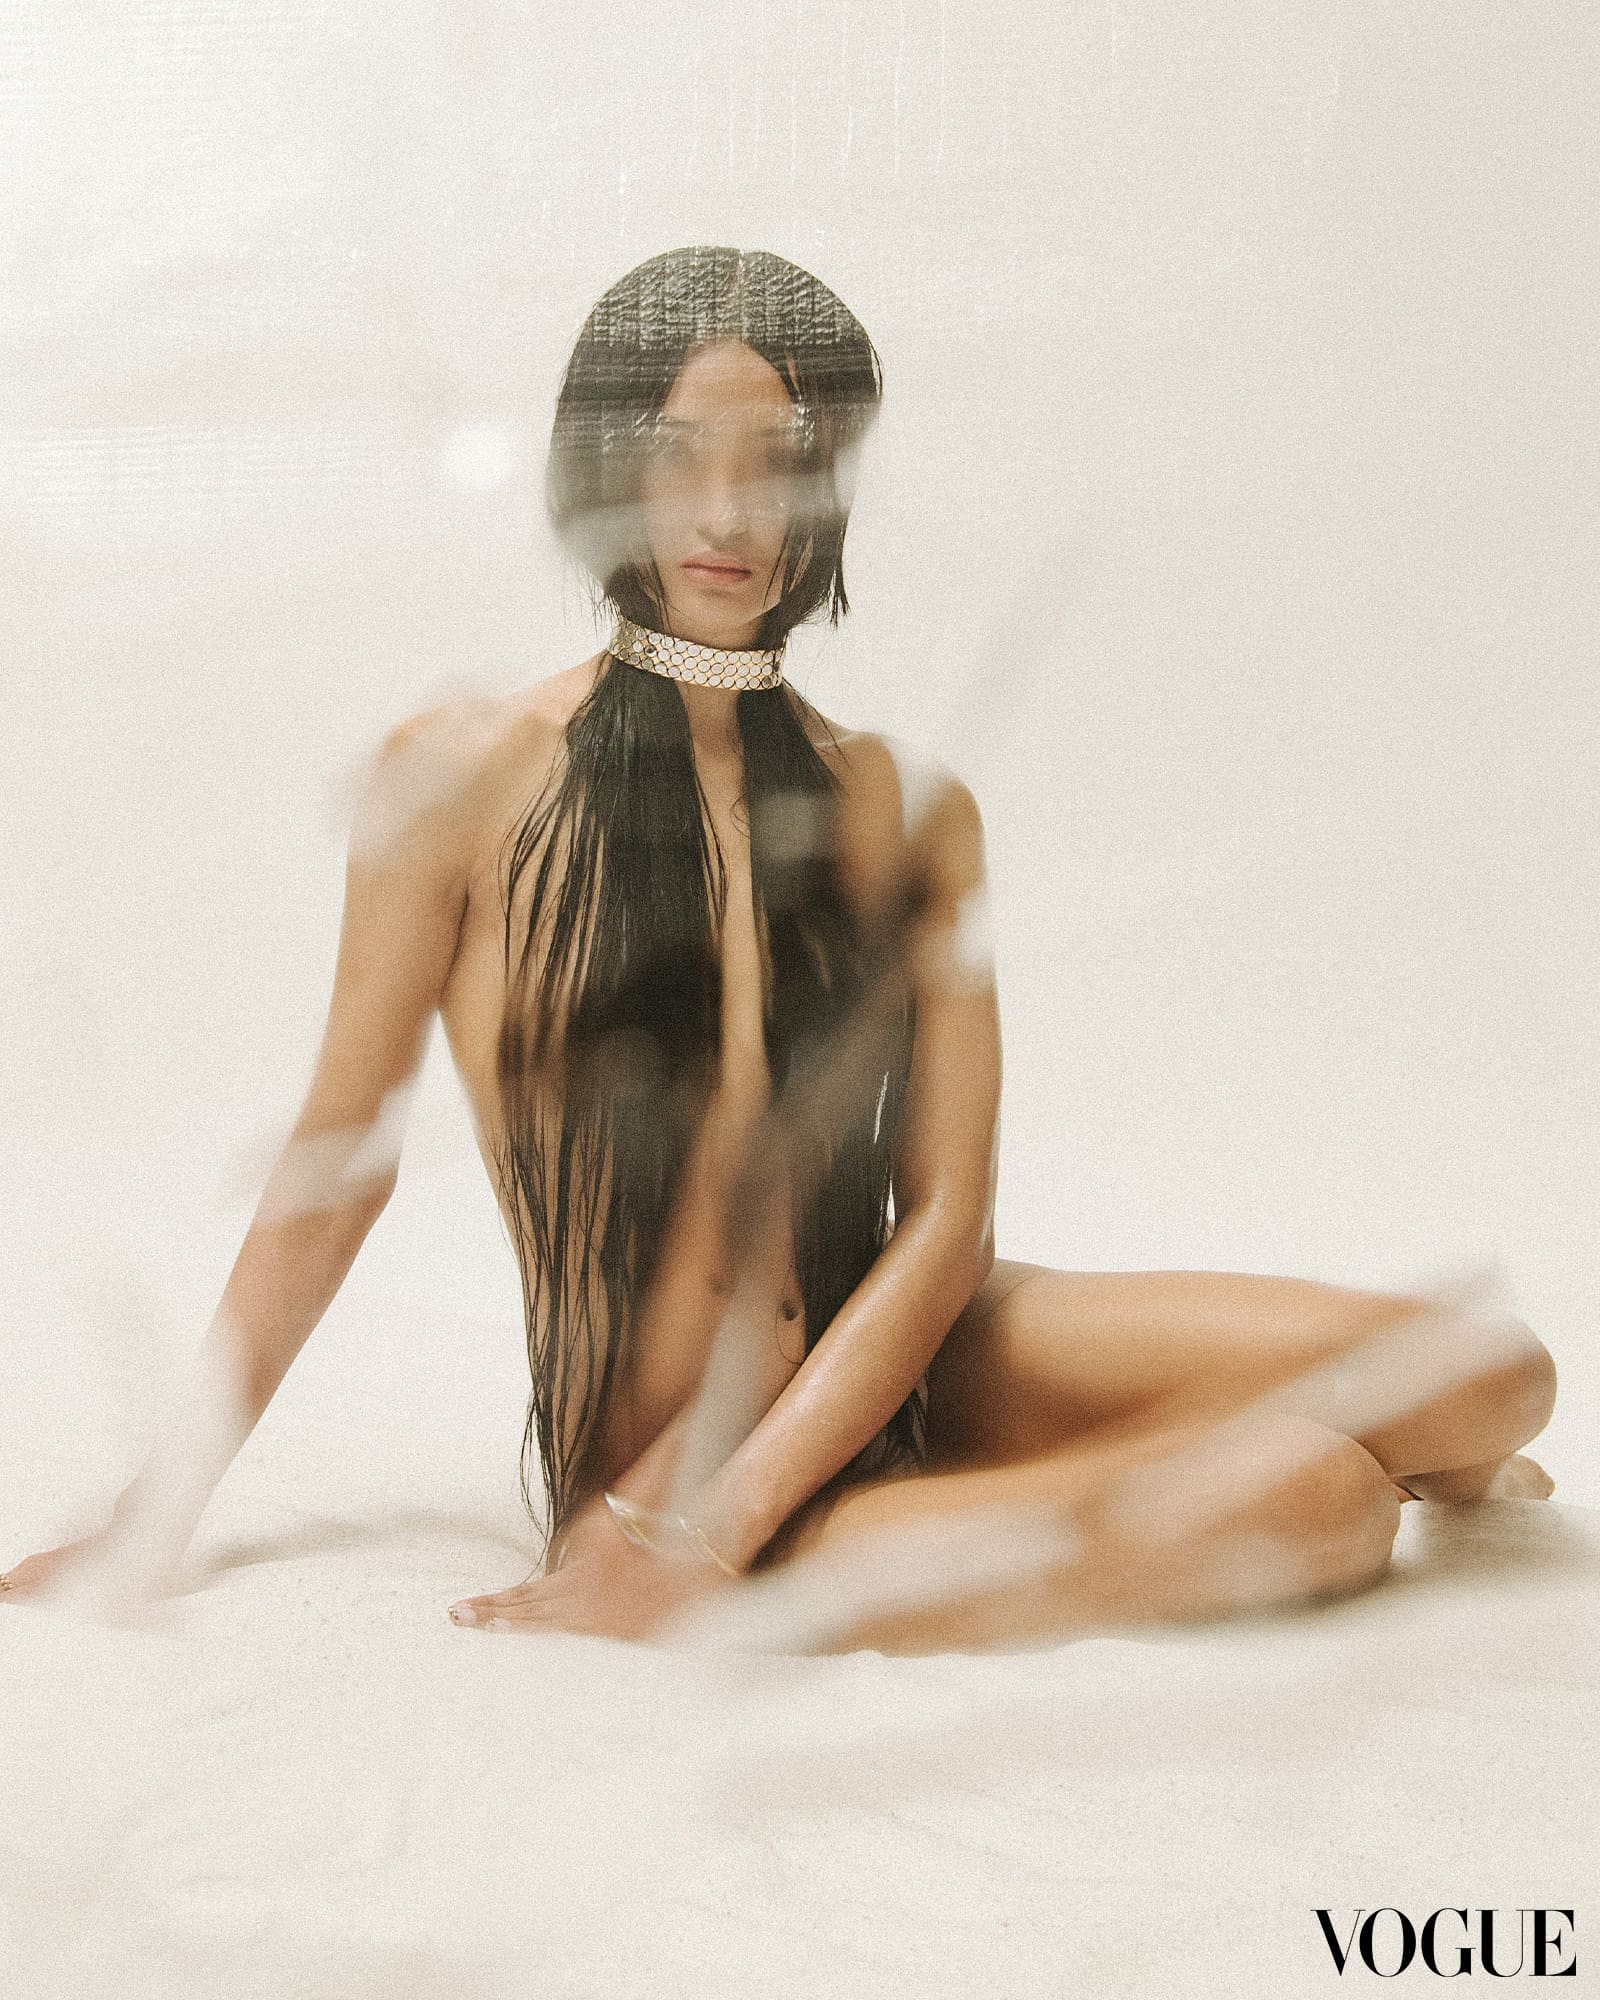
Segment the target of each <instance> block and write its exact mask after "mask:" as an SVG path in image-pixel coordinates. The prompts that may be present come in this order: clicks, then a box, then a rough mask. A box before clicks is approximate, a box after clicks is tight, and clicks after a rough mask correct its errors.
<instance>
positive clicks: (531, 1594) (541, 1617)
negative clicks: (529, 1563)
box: [450, 1577, 550, 1631]
mask: <svg viewBox="0 0 1600 2000" xmlns="http://www.w3.org/2000/svg"><path fill="white" fill-rule="evenodd" d="M549 1582H550V1579H549V1578H548V1577H536V1578H534V1579H533V1580H532V1581H531V1582H524V1583H515V1584H512V1585H511V1587H510V1588H509V1589H507V1590H491V1591H487V1592H485V1593H484V1595H483V1596H481V1597H463V1598H462V1599H461V1601H460V1602H459V1603H458V1604H452V1605H451V1607H450V1616H451V1617H452V1618H453V1619H454V1620H455V1622H456V1623H457V1624H458V1625H482V1626H485V1627H488V1626H490V1625H491V1621H492V1624H493V1629H494V1630H496V1631H498V1630H500V1629H502V1627H505V1628H509V1627H511V1626H515V1625H530V1624H543V1623H544V1622H545V1619H546V1617H547V1615H548V1612H549V1605H548V1603H547V1601H546V1600H547V1596H548V1585H549Z"/></svg>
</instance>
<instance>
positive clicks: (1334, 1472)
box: [759, 1264, 1555, 1651]
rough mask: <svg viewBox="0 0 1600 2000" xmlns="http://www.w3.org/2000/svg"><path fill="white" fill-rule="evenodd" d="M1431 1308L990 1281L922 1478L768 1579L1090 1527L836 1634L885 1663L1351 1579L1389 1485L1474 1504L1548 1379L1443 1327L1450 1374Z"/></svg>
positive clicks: (1383, 1547)
mask: <svg viewBox="0 0 1600 2000" xmlns="http://www.w3.org/2000/svg"><path fill="white" fill-rule="evenodd" d="M1420 1303H1422V1302H1421V1301H1417V1300H1413V1299H1409V1298H1406V1297H1402V1296H1398V1295H1393V1294H1385V1293H1367V1292H1357V1291H1352V1290H1350V1289H1349V1288H1346V1287H1342V1286H1332V1285H1324V1284H1321V1283H1318V1282H1316V1281H1312V1280H1303V1279H1289V1278H1272V1277H1253V1276H1250V1275H1247V1274H1238V1273H1213V1272H1148V1273H1146V1272H1082V1273H1079V1272H1057V1271H1050V1270H1047V1269H1044V1268H1043V1267H1040V1266H1030V1265H1017V1264H1004V1265H997V1266H996V1270H995V1272H994V1274H993V1275H992V1277H991V1279H990V1280H989V1281H988V1282H987V1283H986V1285H985V1286H984V1287H983V1289H982V1290H981V1291H980V1293H979V1295H978V1296H977V1298H975V1300H974V1302H973V1305H972V1306H971V1307H969V1308H968V1310H967V1312H966V1313H964V1314H963V1315H962V1318H961V1320H960V1321H958V1323H957V1326H956V1328H955V1329H953V1330H952V1335H951V1338H950V1340H949V1341H947V1342H946V1344H945V1347H944V1348H942V1349H941V1350H940V1353H939V1355H938V1356H936V1357H935V1362H934V1365H933V1367H931V1368H930V1370H929V1390H930V1396H929V1445H930V1457H929V1464H930V1469H929V1471H928V1472H926V1473H924V1474H921V1475H918V1476H915V1477H912V1478H904V1477H901V1478H897V1479H892V1480H884V1481H878V1482H873V1483H871V1484H866V1485H862V1486H858V1487H855V1488H852V1489H846V1490H845V1491H844V1492H843V1493H842V1494H840V1493H832V1494H827V1493H825V1494H822V1495H818V1496H817V1497H816V1500H815V1501H814V1502H813V1503H811V1504H808V1506H807V1507H803V1508H801V1509H800V1510H799V1511H798V1512H797V1514H796V1515H795V1516H794V1517H793V1519H792V1520H791V1521H790V1522H788V1523H786V1524H785V1527H784V1528H783V1530H781V1531H780V1533H779V1535H778V1536H776V1537H775V1538H774V1540H773V1542H772V1543H770V1544H769V1545H768V1548H767V1550H765V1551H764V1552H763V1556H762V1559H761V1563H760V1565H759V1567H760V1568H762V1569H768V1568H774V1567H781V1566H782V1565H783V1564H785V1563H786V1562H789V1561H791V1560H794V1559H795V1558H797V1557H802V1556H809V1555H817V1556H821V1557H824V1558H826V1557H828V1556H838V1555H842V1556H847V1555H848V1554H849V1552H850V1550H851V1548H852V1547H853V1546H856V1547H864V1546H866V1545H867V1543H868V1542H869V1541H870V1539H871V1538H872V1537H874V1536H875V1535H877V1534H879V1533H880V1532H882V1531H884V1530H887V1529H891V1528H894V1527H897V1526H899V1527H909V1526H915V1525H917V1524H919V1523H920V1524H928V1523H934V1524H937V1523H939V1522H947V1523H959V1520H960V1517H962V1516H963V1515H967V1514H974V1515H975V1514H976V1512H977V1511H978V1510H981V1509H984V1508H987V1507H989V1506H992V1505H995V1504H1001V1503H1006V1502H1030V1501H1031V1502H1035V1503H1038V1502H1042V1503H1044V1505H1045V1507H1046V1509H1047V1511H1048V1510H1054V1511H1055V1512H1056V1513H1057V1514H1058V1515H1059V1518H1060V1519H1061V1520H1062V1521H1063V1522H1064V1523H1070V1524H1071V1525H1072V1526H1073V1528H1074V1529H1075V1531H1076V1532H1077V1533H1078V1535H1079V1536H1080V1547H1079V1550H1078V1553H1077V1555H1076V1556H1075V1558H1074V1559H1073V1560H1071V1561H1067V1562H1062V1563H1060V1564H1058V1565H1056V1566H1055V1567H1054V1568H1052V1569H1051V1570H1050V1571H1049V1572H1048V1573H1047V1574H1045V1575H1043V1576H1042V1577H1038V1578H1035V1579H1033V1580H1032V1581H1031V1582H1029V1583H1027V1584H1016V1585H1012V1586H1008V1587H1005V1588H1001V1589H998V1590H993V1591H990V1592H988V1593H987V1594H986V1595H983V1596H980V1597H976V1598H969V1599H968V1600H965V1601H951V1602H948V1603H945V1604H942V1605H935V1606H932V1607H930V1608H929V1609H928V1610H926V1611H925V1612H911V1613H906V1612H897V1613H885V1614H883V1615H881V1616H880V1617H878V1618H877V1620H876V1621H875V1622H870V1623H866V1624H861V1625H858V1626H857V1627H856V1628H854V1629H853V1630H852V1631H851V1632H849V1633H846V1634H844V1635H843V1636H841V1638H840V1640H839V1642H838V1643H839V1644H840V1645H841V1646H846V1647H849V1646H859V1645H870V1646H876V1647H879V1648H880V1649H882V1650H885V1651H888V1650H939V1649H942V1648H946V1647H951V1646H955V1647H958V1648H959V1647H962V1646H969V1645H980V1646H982V1645H989V1644H996V1643H998V1644H1004V1643H1007V1642H1010V1641H1014V1640H1017V1639H1021V1638H1026V1637H1030V1636H1039V1635H1049V1634H1064V1633H1068V1632H1071V1631H1074V1630H1080V1629H1084V1628H1085V1627H1087V1626H1092V1625H1094V1624H1097V1623H1105V1622H1107V1621H1110V1622H1114V1623H1115V1622H1126V1621H1129V1620H1132V1621H1135V1622H1145V1621H1148V1620H1150V1619H1157V1620H1164V1619H1174V1618H1192V1617H1197V1616H1200V1617H1204V1616H1207V1615H1214V1614H1217V1613H1222V1612H1227V1611H1230V1610H1237V1609H1240V1608H1242V1607H1245V1606H1250V1605H1258V1604H1263V1603H1270V1602H1275V1601H1281V1600H1283V1599H1285V1598H1298V1597H1304V1596H1307V1595H1311V1596H1317V1595H1326V1594H1329V1593H1341V1592H1344V1591H1347V1590H1350V1589H1354V1588H1360V1587H1361V1586H1362V1584H1364V1583H1366V1582H1369V1581H1370V1580H1372V1579H1373V1578H1374V1577H1376V1576H1377V1575H1379V1574H1381V1572H1382V1571H1383V1569H1384V1568H1385V1567H1386V1565H1387V1562H1388V1559H1389V1551H1390V1548H1391V1546H1392V1543H1393V1538H1394V1533H1395V1525H1396V1523H1397V1521H1398V1518H1399V1504H1400V1496H1399V1494H1398V1493H1397V1492H1396V1490H1395V1485H1394V1483H1393V1482H1395V1481H1398V1480H1401V1479H1402V1478H1405V1479H1408V1480H1409V1484H1410V1486H1411V1488H1413V1489H1415V1490H1417V1491H1419V1492H1421V1493H1422V1495H1423V1497H1432V1496H1433V1495H1436V1497H1439V1498H1468V1497H1472V1495H1473V1494H1474V1493H1475V1492H1481V1491H1482V1490H1483V1488H1484V1485H1485V1484H1486V1483H1487V1477H1488V1476H1489V1475H1492V1473H1493V1471H1494V1469H1495V1467H1496V1466H1497V1465H1498V1464H1499V1463H1500V1462H1501V1461H1502V1460H1503V1459H1504V1458H1506V1457H1507V1456H1508V1455H1509V1454H1510V1453H1512V1452H1514V1451H1515V1450H1516V1448H1517V1446H1518V1445H1520V1444H1523V1443H1525V1442H1527V1441H1528V1440H1529V1439H1530V1438H1532V1437H1533V1436H1535V1435H1536V1434H1537V1433H1538V1431H1539V1430H1541V1429H1542V1428H1543V1426H1544V1424H1545V1423H1546V1422H1547V1421H1548V1418H1549V1414H1550V1408H1551V1405H1552V1403H1553V1400H1554V1392H1555V1370H1554V1364H1553V1363H1552V1362H1551V1360H1550V1356H1549V1354H1548V1353H1547V1351H1546V1350H1545V1348H1544V1347H1543V1345H1542V1343H1541V1342H1539V1341H1538V1340H1537V1338H1536V1337H1535V1336H1534V1335H1533V1334H1532V1333H1531V1332H1529V1330H1528V1329H1527V1328H1525V1327H1522V1326H1521V1323H1520V1322H1517V1321H1504V1320H1502V1321H1500V1322H1497V1323H1496V1325H1495V1326H1494V1328H1493V1329H1492V1337H1491V1333H1490V1330H1488V1329H1485V1331H1484V1336H1483V1338H1482V1340H1481V1343H1480V1342H1479V1341H1478V1340H1477V1337H1476V1336H1475V1335H1474V1334H1473V1333H1472V1331H1471V1329H1470V1328H1468V1327H1465V1326H1463V1325H1460V1324H1456V1325H1453V1326H1451V1327H1450V1328H1449V1329H1447V1336H1448V1352H1447V1353H1446V1354H1445V1355H1444V1357H1443V1360H1444V1363H1445V1365H1444V1366H1442V1367H1441V1365H1440V1352H1439V1350H1440V1345H1441V1335H1440V1332H1439V1330H1438V1329H1437V1328H1434V1329H1432V1330H1431V1331H1430V1330H1428V1329H1427V1328H1426V1325H1425V1323H1422V1322H1416V1320H1415V1316H1416V1309H1417V1307H1418V1305H1419V1304H1420ZM1408 1322H1414V1323H1415V1324H1416V1325H1417V1326H1418V1327H1419V1328H1420V1329H1421V1332H1420V1335H1419V1337H1418V1338H1415V1339H1413V1338H1412V1334H1411V1332H1410V1331H1409V1330H1408V1326H1407V1323H1408ZM1508 1336H1509V1338H1508ZM1408 1342H1409V1343H1410V1344H1409V1346H1408V1344H1407V1343H1408ZM1343 1408H1348V1409H1350V1410H1352V1411H1354V1412H1356V1413H1357V1414H1356V1415H1355V1416H1354V1417H1353V1418H1352V1419H1351V1422H1350V1425H1349V1426H1348V1427H1346V1426H1345V1425H1344V1424H1342V1423H1341V1421H1340V1420H1339V1412H1340V1410H1341V1409H1343ZM1361 1413H1364V1415H1363V1414H1361ZM1163 1476H1164V1480H1165V1483H1164V1484H1162V1483H1161V1482H1162V1480H1163ZM1141 1482H1142V1487H1143V1490H1144V1492H1145V1495H1146V1498H1147V1499H1148V1501H1149V1506H1148V1507H1147V1508H1146V1511H1145V1515H1144V1519H1143V1523H1142V1525H1141V1526H1139V1527H1138V1528H1137V1530H1136V1529H1135V1528H1134V1527H1133V1526H1132V1524H1131V1522H1132V1517H1131V1516H1130V1515H1129V1514H1128V1513H1127V1511H1126V1503H1127V1502H1128V1501H1129V1499H1130V1496H1132V1497H1133V1498H1137V1497H1138V1494H1139V1491H1140V1489H1141ZM1152 1482H1155V1483H1152ZM1463 1482H1464V1483H1463ZM1163 1493H1164V1494H1165V1496H1166V1497H1165V1498H1164V1499H1163V1497H1162V1496H1163ZM1196 1494H1199V1495H1200V1496H1201V1498H1202V1502H1203V1504H1201V1505H1199V1506H1198V1507H1197V1506H1196V1505H1195V1504H1194V1499H1195V1495H1196Z"/></svg>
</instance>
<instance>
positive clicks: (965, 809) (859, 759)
mask: <svg viewBox="0 0 1600 2000" xmlns="http://www.w3.org/2000/svg"><path fill="white" fill-rule="evenodd" d="M817 720H818V723H819V724H820V725H821V732H820V736H819V739H818V748H819V749H820V750H821V751H822V754H823V756H824V757H825V758H827V760H828V762H829V763H830V765H831V766H832V767H833V769H834V771H835V772H836V774H837V776H838V777H839V779H840V782H841V784H842V785H843V787H844V790H845V793H846V796H847V798H848V799H850V801H851V803H852V804H853V805H855V806H856V807H858V809H860V810H862V811H864V812H866V813H867V814H868V815H869V816H871V817H873V818H876V819H879V820H892V821H893V822H894V824H895V825H896V826H897V827H898V828H899V830H900V831H901V833H902V834H903V835H904V836H905V837H906V838H907V839H914V838H916V837H917V835H918V834H919V833H921V832H923V831H925V830H926V829H927V828H928V827H929V825H930V823H936V822H938V821H940V820H943V819H945V818H947V817H949V816H950V815H951V814H952V813H954V814H955V815H957V816H965V815H972V816H976V813H977V802H976V800H975V799H974V798H973V796H972V793H971V792H970V791H969V789H968V788H967V786H966V785H965V784H964V783H963V782H962V780H961V779H960V778H959V777H958V776H957V775H956V773H955V772H954V771H953V770H952V769H951V768H950V766H949V765H948V764H947V763H945V762H944V760H943V759H942V758H940V757H937V756H935V755H934V753H933V752H932V751H931V750H926V749H924V748H923V747H922V746H921V745H920V744H916V743H913V742H911V741H909V740H908V739H907V738H905V737H903V736H895V735H891V734H890V733H889V732H888V731H886V730H875V729H846V728H844V727H843V726H842V725H840V724H838V723H834V722H829V721H828V720H827V718H826V717H823V716H818V718H817Z"/></svg>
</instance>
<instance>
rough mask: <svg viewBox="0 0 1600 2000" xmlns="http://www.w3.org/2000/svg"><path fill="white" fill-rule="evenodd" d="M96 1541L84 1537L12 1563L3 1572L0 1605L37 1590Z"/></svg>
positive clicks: (90, 1547) (92, 1538)
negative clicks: (4, 1582)
mask: <svg viewBox="0 0 1600 2000" xmlns="http://www.w3.org/2000/svg"><path fill="white" fill-rule="evenodd" d="M98 1541H99V1537H98V1536H94V1535H86V1536H85V1537H84V1538H83V1540H81V1541H77V1542H65V1543H63V1544H62V1546H61V1547H60V1548H58V1549H44V1550H42V1551H41V1552H40V1553H39V1554H38V1555H36V1556H24V1557H23V1558H22V1560H21V1562H19V1563H13V1564H12V1566H11V1568H10V1569H8V1570H7V1571H6V1572H5V1576H6V1587H5V1589H4V1590H0V1604H4V1603H5V1601H6V1599H7V1598H9V1597H14V1596H25V1595H27V1594H28V1593H29V1592H31V1591H35V1590H37V1589H38V1588H39V1586H40V1585H41V1584H42V1583H45V1582H47V1581H48V1580H49V1578H51V1577H52V1576H54V1575H55V1573H56V1571H57V1570H58V1569H60V1568H61V1567H62V1566H63V1565H64V1564H66V1563H69V1562H71V1561H72V1560H73V1559H74V1558H75V1557H76V1556H78V1555H81V1554H86V1553H87V1552H88V1551H89V1550H91V1549H92V1548H94V1547H95V1546H96V1545H97V1543H98Z"/></svg>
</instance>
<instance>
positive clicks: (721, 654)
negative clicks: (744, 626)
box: [609, 615, 783, 688]
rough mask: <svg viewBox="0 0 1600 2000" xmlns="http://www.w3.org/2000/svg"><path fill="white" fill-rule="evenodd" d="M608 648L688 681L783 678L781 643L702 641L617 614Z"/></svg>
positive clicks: (753, 684)
mask: <svg viewBox="0 0 1600 2000" xmlns="http://www.w3.org/2000/svg"><path fill="white" fill-rule="evenodd" d="M609 651H610V652H611V654H612V656H613V658H615V659H618V660H624V661H626V662H627V664H628V665H629V666H630V667H643V668H644V670H645V672H646V673H647V674H665V675H666V677H667V679H668V680H669V681H693V682H694V684H695V685H696V686H697V687H716V688H775V687H777V686H778V685H779V683H780V682H781V681H782V679H783V648H782V646H747V647H742V648H739V647H728V646H702V645H700V644H699V642H698V641H697V640H694V639H678V638H674V637H673V635H672V634H671V633H670V632H654V631H652V630H651V629H650V627H649V626H648V625H636V624H635V623H634V622H633V620H632V619H631V618H625V617H622V616H620V615H619V616H618V619H617V629H616V633H615V635H614V636H613V638H612V641H611V645H610V648H609Z"/></svg>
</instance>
